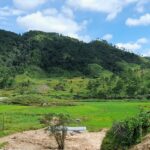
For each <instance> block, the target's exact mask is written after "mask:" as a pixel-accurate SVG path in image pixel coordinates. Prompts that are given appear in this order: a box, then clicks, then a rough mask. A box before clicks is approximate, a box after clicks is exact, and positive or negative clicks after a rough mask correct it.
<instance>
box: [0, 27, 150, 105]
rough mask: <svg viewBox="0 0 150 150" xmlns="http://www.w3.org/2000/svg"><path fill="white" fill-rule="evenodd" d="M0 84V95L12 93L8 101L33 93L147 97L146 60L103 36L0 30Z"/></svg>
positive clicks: (149, 90)
mask: <svg viewBox="0 0 150 150" xmlns="http://www.w3.org/2000/svg"><path fill="white" fill-rule="evenodd" d="M0 88H1V90H0V96H7V97H13V98H14V99H13V102H14V103H17V102H18V101H19V100H20V99H21V100H23V101H25V100H24V99H26V100H27V99H29V101H30V100H31V99H32V100H33V99H34V97H35V99H36V100H37V99H39V101H41V99H42V100H43V99H44V100H47V99H48V100H49V99H87V98H88V99H89V98H105V99H116V98H117V99H118V98H119V99H120V98H123V99H124V98H149V97H150V96H149V95H150V60H149V59H148V58H144V57H140V56H138V55H136V54H134V53H129V52H126V51H123V50H120V49H118V48H117V47H116V46H114V45H111V44H109V43H107V41H98V40H96V41H92V42H90V43H85V42H82V41H79V40H77V39H73V38H70V37H66V36H63V35H60V34H57V33H45V32H41V31H30V32H27V33H24V34H23V35H18V34H15V33H12V32H8V31H4V30H0ZM27 96H28V97H27ZM37 97H38V98H37ZM43 97H44V98H43ZM16 101H17V102H16ZM33 101H34V100H33ZM19 103H21V102H19ZM33 103H35V102H33Z"/></svg>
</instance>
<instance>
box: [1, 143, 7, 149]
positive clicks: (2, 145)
mask: <svg viewBox="0 0 150 150" xmlns="http://www.w3.org/2000/svg"><path fill="white" fill-rule="evenodd" d="M7 144H8V143H7V142H4V143H0V148H1V149H2V148H4V147H5V146H6V145H7Z"/></svg>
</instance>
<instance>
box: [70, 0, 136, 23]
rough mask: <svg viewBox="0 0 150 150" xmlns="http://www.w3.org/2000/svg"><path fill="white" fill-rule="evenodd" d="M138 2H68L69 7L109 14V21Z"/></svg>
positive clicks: (79, 0)
mask: <svg viewBox="0 0 150 150" xmlns="http://www.w3.org/2000/svg"><path fill="white" fill-rule="evenodd" d="M137 1H138V0H124V1H122V0H67V5H69V6H71V7H73V8H74V7H75V8H76V9H81V10H87V11H94V12H95V11H96V12H101V13H105V14H107V18H106V19H107V20H109V21H110V20H112V19H114V18H115V17H116V16H117V15H118V13H120V12H121V11H122V10H123V8H124V7H126V6H127V5H129V4H131V3H135V2H137Z"/></svg>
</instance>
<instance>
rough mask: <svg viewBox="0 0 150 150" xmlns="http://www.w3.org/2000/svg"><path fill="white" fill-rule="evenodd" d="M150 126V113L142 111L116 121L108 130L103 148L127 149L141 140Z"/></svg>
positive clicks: (105, 149)
mask: <svg viewBox="0 0 150 150" xmlns="http://www.w3.org/2000/svg"><path fill="white" fill-rule="evenodd" d="M149 128H150V114H149V113H148V112H143V111H142V112H141V113H140V114H139V115H138V116H135V117H132V118H129V119H126V120H124V121H121V122H117V123H114V124H113V126H112V128H111V129H110V130H109V131H108V133H107V135H106V137H105V139H104V141H103V143H102V147H101V150H127V149H128V148H129V147H131V146H132V145H134V144H136V143H138V142H140V141H141V137H142V136H144V135H145V134H146V133H147V132H148V129H149Z"/></svg>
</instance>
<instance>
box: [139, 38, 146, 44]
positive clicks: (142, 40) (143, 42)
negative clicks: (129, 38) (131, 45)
mask: <svg viewBox="0 0 150 150" xmlns="http://www.w3.org/2000/svg"><path fill="white" fill-rule="evenodd" d="M148 42H149V40H148V39H146V38H140V39H138V40H137V43H138V44H146V43H148Z"/></svg>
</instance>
